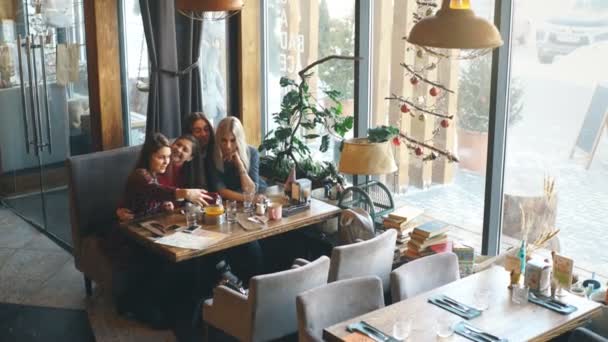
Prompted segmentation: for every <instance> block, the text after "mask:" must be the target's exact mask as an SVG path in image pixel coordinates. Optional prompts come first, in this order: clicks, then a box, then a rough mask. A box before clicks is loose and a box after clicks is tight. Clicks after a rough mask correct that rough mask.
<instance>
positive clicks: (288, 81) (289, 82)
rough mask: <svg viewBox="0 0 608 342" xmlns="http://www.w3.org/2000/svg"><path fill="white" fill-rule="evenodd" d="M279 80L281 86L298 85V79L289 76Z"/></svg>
mask: <svg viewBox="0 0 608 342" xmlns="http://www.w3.org/2000/svg"><path fill="white" fill-rule="evenodd" d="M279 82H280V84H281V87H288V86H297V84H296V81H294V80H292V79H291V78H288V77H281V80H280V81H279Z"/></svg>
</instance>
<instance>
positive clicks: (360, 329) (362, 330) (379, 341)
mask: <svg viewBox="0 0 608 342" xmlns="http://www.w3.org/2000/svg"><path fill="white" fill-rule="evenodd" d="M346 330H348V331H349V332H353V331H357V332H360V333H362V334H363V335H365V336H367V337H369V338H371V339H372V340H374V341H376V342H386V341H385V340H384V339H381V338H380V336H377V335H376V334H374V333H373V331H372V330H368V329H365V327H363V326H360V325H357V324H356V323H354V324H351V325H349V326H347V327H346Z"/></svg>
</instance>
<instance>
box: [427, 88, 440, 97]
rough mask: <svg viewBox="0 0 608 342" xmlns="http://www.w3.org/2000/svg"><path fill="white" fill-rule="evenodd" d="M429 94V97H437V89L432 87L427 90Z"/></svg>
mask: <svg viewBox="0 0 608 342" xmlns="http://www.w3.org/2000/svg"><path fill="white" fill-rule="evenodd" d="M429 94H431V96H437V95H438V94H439V89H437V88H435V87H433V88H431V90H429Z"/></svg>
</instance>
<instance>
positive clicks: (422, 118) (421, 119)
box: [418, 114, 426, 121]
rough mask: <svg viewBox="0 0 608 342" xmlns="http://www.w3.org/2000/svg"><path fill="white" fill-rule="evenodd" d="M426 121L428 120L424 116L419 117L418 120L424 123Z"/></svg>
mask: <svg viewBox="0 0 608 342" xmlns="http://www.w3.org/2000/svg"><path fill="white" fill-rule="evenodd" d="M424 119H426V118H425V116H424V114H420V115H418V120H420V121H424Z"/></svg>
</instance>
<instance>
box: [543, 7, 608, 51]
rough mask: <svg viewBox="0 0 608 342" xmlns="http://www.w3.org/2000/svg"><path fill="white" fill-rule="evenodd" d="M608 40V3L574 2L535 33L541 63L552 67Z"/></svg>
mask: <svg viewBox="0 0 608 342" xmlns="http://www.w3.org/2000/svg"><path fill="white" fill-rule="evenodd" d="M605 40H608V1H606V0H575V1H573V2H572V3H571V4H570V5H569V6H568V7H567V8H566V10H565V11H561V12H560V14H558V15H555V16H552V17H549V18H548V19H547V20H546V22H544V23H543V24H542V25H540V26H539V27H538V28H537V31H536V46H537V55H538V60H539V61H540V62H541V63H552V62H553V60H554V59H555V57H556V56H564V55H567V54H569V53H571V52H572V51H574V50H576V49H577V48H579V47H582V46H588V45H592V44H594V43H596V42H600V41H605Z"/></svg>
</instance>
